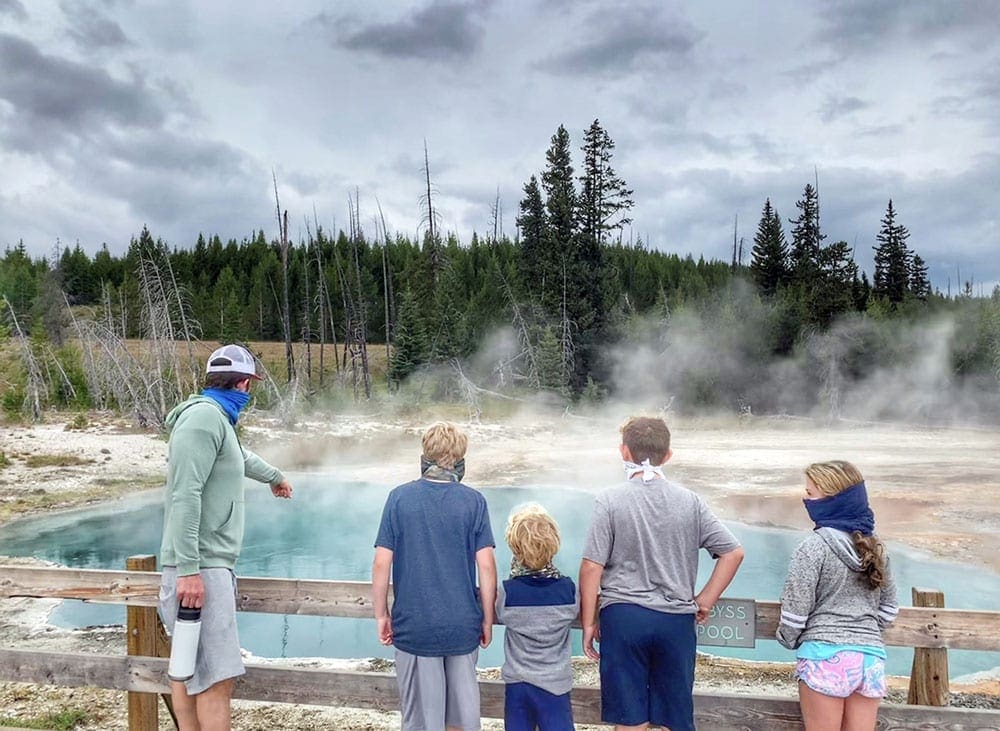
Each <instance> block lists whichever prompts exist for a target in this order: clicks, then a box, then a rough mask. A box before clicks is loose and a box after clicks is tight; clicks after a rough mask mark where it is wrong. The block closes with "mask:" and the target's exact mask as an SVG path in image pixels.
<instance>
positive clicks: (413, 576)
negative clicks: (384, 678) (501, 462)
mask: <svg viewBox="0 0 1000 731" xmlns="http://www.w3.org/2000/svg"><path fill="white" fill-rule="evenodd" d="M467 446H468V438H467V437H466V435H465V434H464V433H463V432H462V431H461V430H460V429H459V428H458V427H456V426H455V425H454V424H450V423H447V422H438V423H436V424H434V425H432V426H431V427H430V428H429V429H427V431H426V432H425V433H424V436H423V454H422V455H421V457H420V472H421V477H420V479H418V480H414V481H413V482H408V483H406V484H404V485H400V486H399V487H397V488H395V489H394V490H393V491H392V492H390V493H389V496H388V498H386V501H385V507H384V508H383V511H382V521H381V524H380V525H379V530H378V536H377V537H376V539H375V561H374V563H373V565H372V598H373V603H374V607H375V619H376V623H377V627H378V637H379V641H380V642H381V643H382V644H383V645H393V646H395V648H396V678H397V681H398V683H399V699H400V705H401V707H402V715H403V725H402V728H403V731H427V730H430V729H434V731H437V730H438V729H443V728H447V729H454V730H459V729H461V731H479V728H480V715H479V685H478V683H477V681H476V660H477V658H478V656H479V647H484V648H485V647H487V646H488V645H489V644H490V640H491V639H492V637H493V603H494V601H495V598H496V561H495V559H494V555H493V549H494V543H493V532H492V530H491V528H490V515H489V511H488V510H487V507H486V500H485V499H484V498H483V496H482V495H481V494H480V493H479V492H477V491H476V490H473V489H472V488H470V487H467V486H466V485H464V484H462V482H461V480H462V477H463V476H464V474H465V450H466V447H467ZM477 570H478V573H479V587H478V589H477V587H476V573H477ZM390 573H391V576H392V583H393V597H394V600H393V605H392V613H391V614H390V613H389V606H388V595H389V578H390Z"/></svg>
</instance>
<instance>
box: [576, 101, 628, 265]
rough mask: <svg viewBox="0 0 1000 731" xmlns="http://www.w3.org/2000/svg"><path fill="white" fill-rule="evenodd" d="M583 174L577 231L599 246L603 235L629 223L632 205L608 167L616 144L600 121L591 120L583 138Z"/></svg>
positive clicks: (603, 240) (621, 182)
mask: <svg viewBox="0 0 1000 731" xmlns="http://www.w3.org/2000/svg"><path fill="white" fill-rule="evenodd" d="M581 149H582V150H583V174H582V175H581V176H580V195H579V197H578V199H577V222H578V223H577V227H578V230H579V232H580V235H581V236H582V237H583V238H584V239H585V240H589V241H593V242H595V243H597V244H598V245H603V244H604V243H606V235H607V234H608V233H609V232H611V231H614V230H621V228H622V227H623V226H625V225H627V224H629V223H631V222H632V219H631V218H629V217H628V212H629V210H631V208H632V206H634V205H635V202H634V201H633V200H632V190H631V189H629V187H628V186H627V185H626V184H625V181H624V180H622V179H621V178H620V177H618V174H617V173H616V172H615V170H614V168H613V167H611V155H612V153H613V152H614V149H615V142H614V140H612V139H611V135H609V134H608V133H607V132H606V131H605V130H604V128H602V127H601V123H600V121H599V120H596V119H595V120H594V121H593V123H592V124H591V125H590V128H589V129H588V130H587V131H586V132H585V133H584V136H583V147H582V148H581Z"/></svg>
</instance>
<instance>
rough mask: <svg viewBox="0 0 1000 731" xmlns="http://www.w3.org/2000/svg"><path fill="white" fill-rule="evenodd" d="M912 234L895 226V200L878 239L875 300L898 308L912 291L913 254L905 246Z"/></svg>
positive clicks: (887, 210) (899, 225) (890, 204)
mask: <svg viewBox="0 0 1000 731" xmlns="http://www.w3.org/2000/svg"><path fill="white" fill-rule="evenodd" d="M909 237H910V232H909V231H907V230H906V227H905V226H903V225H902V224H898V223H896V210H895V209H894V208H893V206H892V199H889V205H888V206H887V207H886V209H885V217H884V218H883V219H882V228H881V229H880V230H879V232H878V235H877V236H876V237H875V239H876V241H878V244H877V245H876V246H875V247H874V249H875V281H874V282H872V285H873V286H872V291H873V293H874V294H875V296H876V297H885V298H886V299H887V300H889V302H890V303H892V304H894V305H898V304H899V303H901V302H902V301H903V300H905V299H906V295H907V294H908V293H909V291H910V271H911V262H912V259H913V252H911V251H910V249H909V248H908V247H907V245H906V240H907V239H908V238H909Z"/></svg>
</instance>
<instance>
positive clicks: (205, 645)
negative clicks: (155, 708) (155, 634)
mask: <svg viewBox="0 0 1000 731" xmlns="http://www.w3.org/2000/svg"><path fill="white" fill-rule="evenodd" d="M199 573H200V574H201V580H202V582H203V583H204V584H205V599H204V601H203V604H202V608H201V635H200V636H199V638H198V659H197V660H196V661H195V667H194V675H193V676H192V677H191V679H190V680H186V681H184V685H185V687H186V688H187V692H188V694H189V695H195V694H197V693H203V692H204V691H206V690H208V689H209V688H211V687H212V686H213V685H215V684H216V683H219V682H221V681H223V680H228V679H229V678H235V677H238V676H240V675H243V674H244V673H245V672H246V670H245V668H244V667H243V657H242V655H241V654H240V638H239V635H238V634H237V632H236V575H235V574H233V572H232V571H230V570H229V569H225V568H216V569H202V570H201V571H200V572H199ZM177 605H178V602H177V568H176V567H175V566H164V567H163V579H162V581H161V583H160V616H161V617H162V618H163V624H164V626H165V627H166V628H167V632H169V633H170V634H173V632H174V621H175V620H176V619H177Z"/></svg>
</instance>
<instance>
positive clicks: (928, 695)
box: [906, 586, 949, 706]
mask: <svg viewBox="0 0 1000 731" xmlns="http://www.w3.org/2000/svg"><path fill="white" fill-rule="evenodd" d="M912 594H913V606H915V607H934V608H937V609H944V592H942V591H939V590H937V589H920V588H918V587H916V586H914V587H913V588H912ZM933 616H934V620H935V621H934V624H932V625H929V626H928V628H929V629H930V630H931V631H932V632H934V631H935V629H936V628H937V615H936V614H935V615H933ZM948 700H949V698H948V650H947V649H945V648H943V647H941V648H937V647H915V648H914V649H913V669H912V670H911V671H910V692H909V694H908V695H907V698H906V702H907V703H910V704H912V705H918V706H947V705H948Z"/></svg>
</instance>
